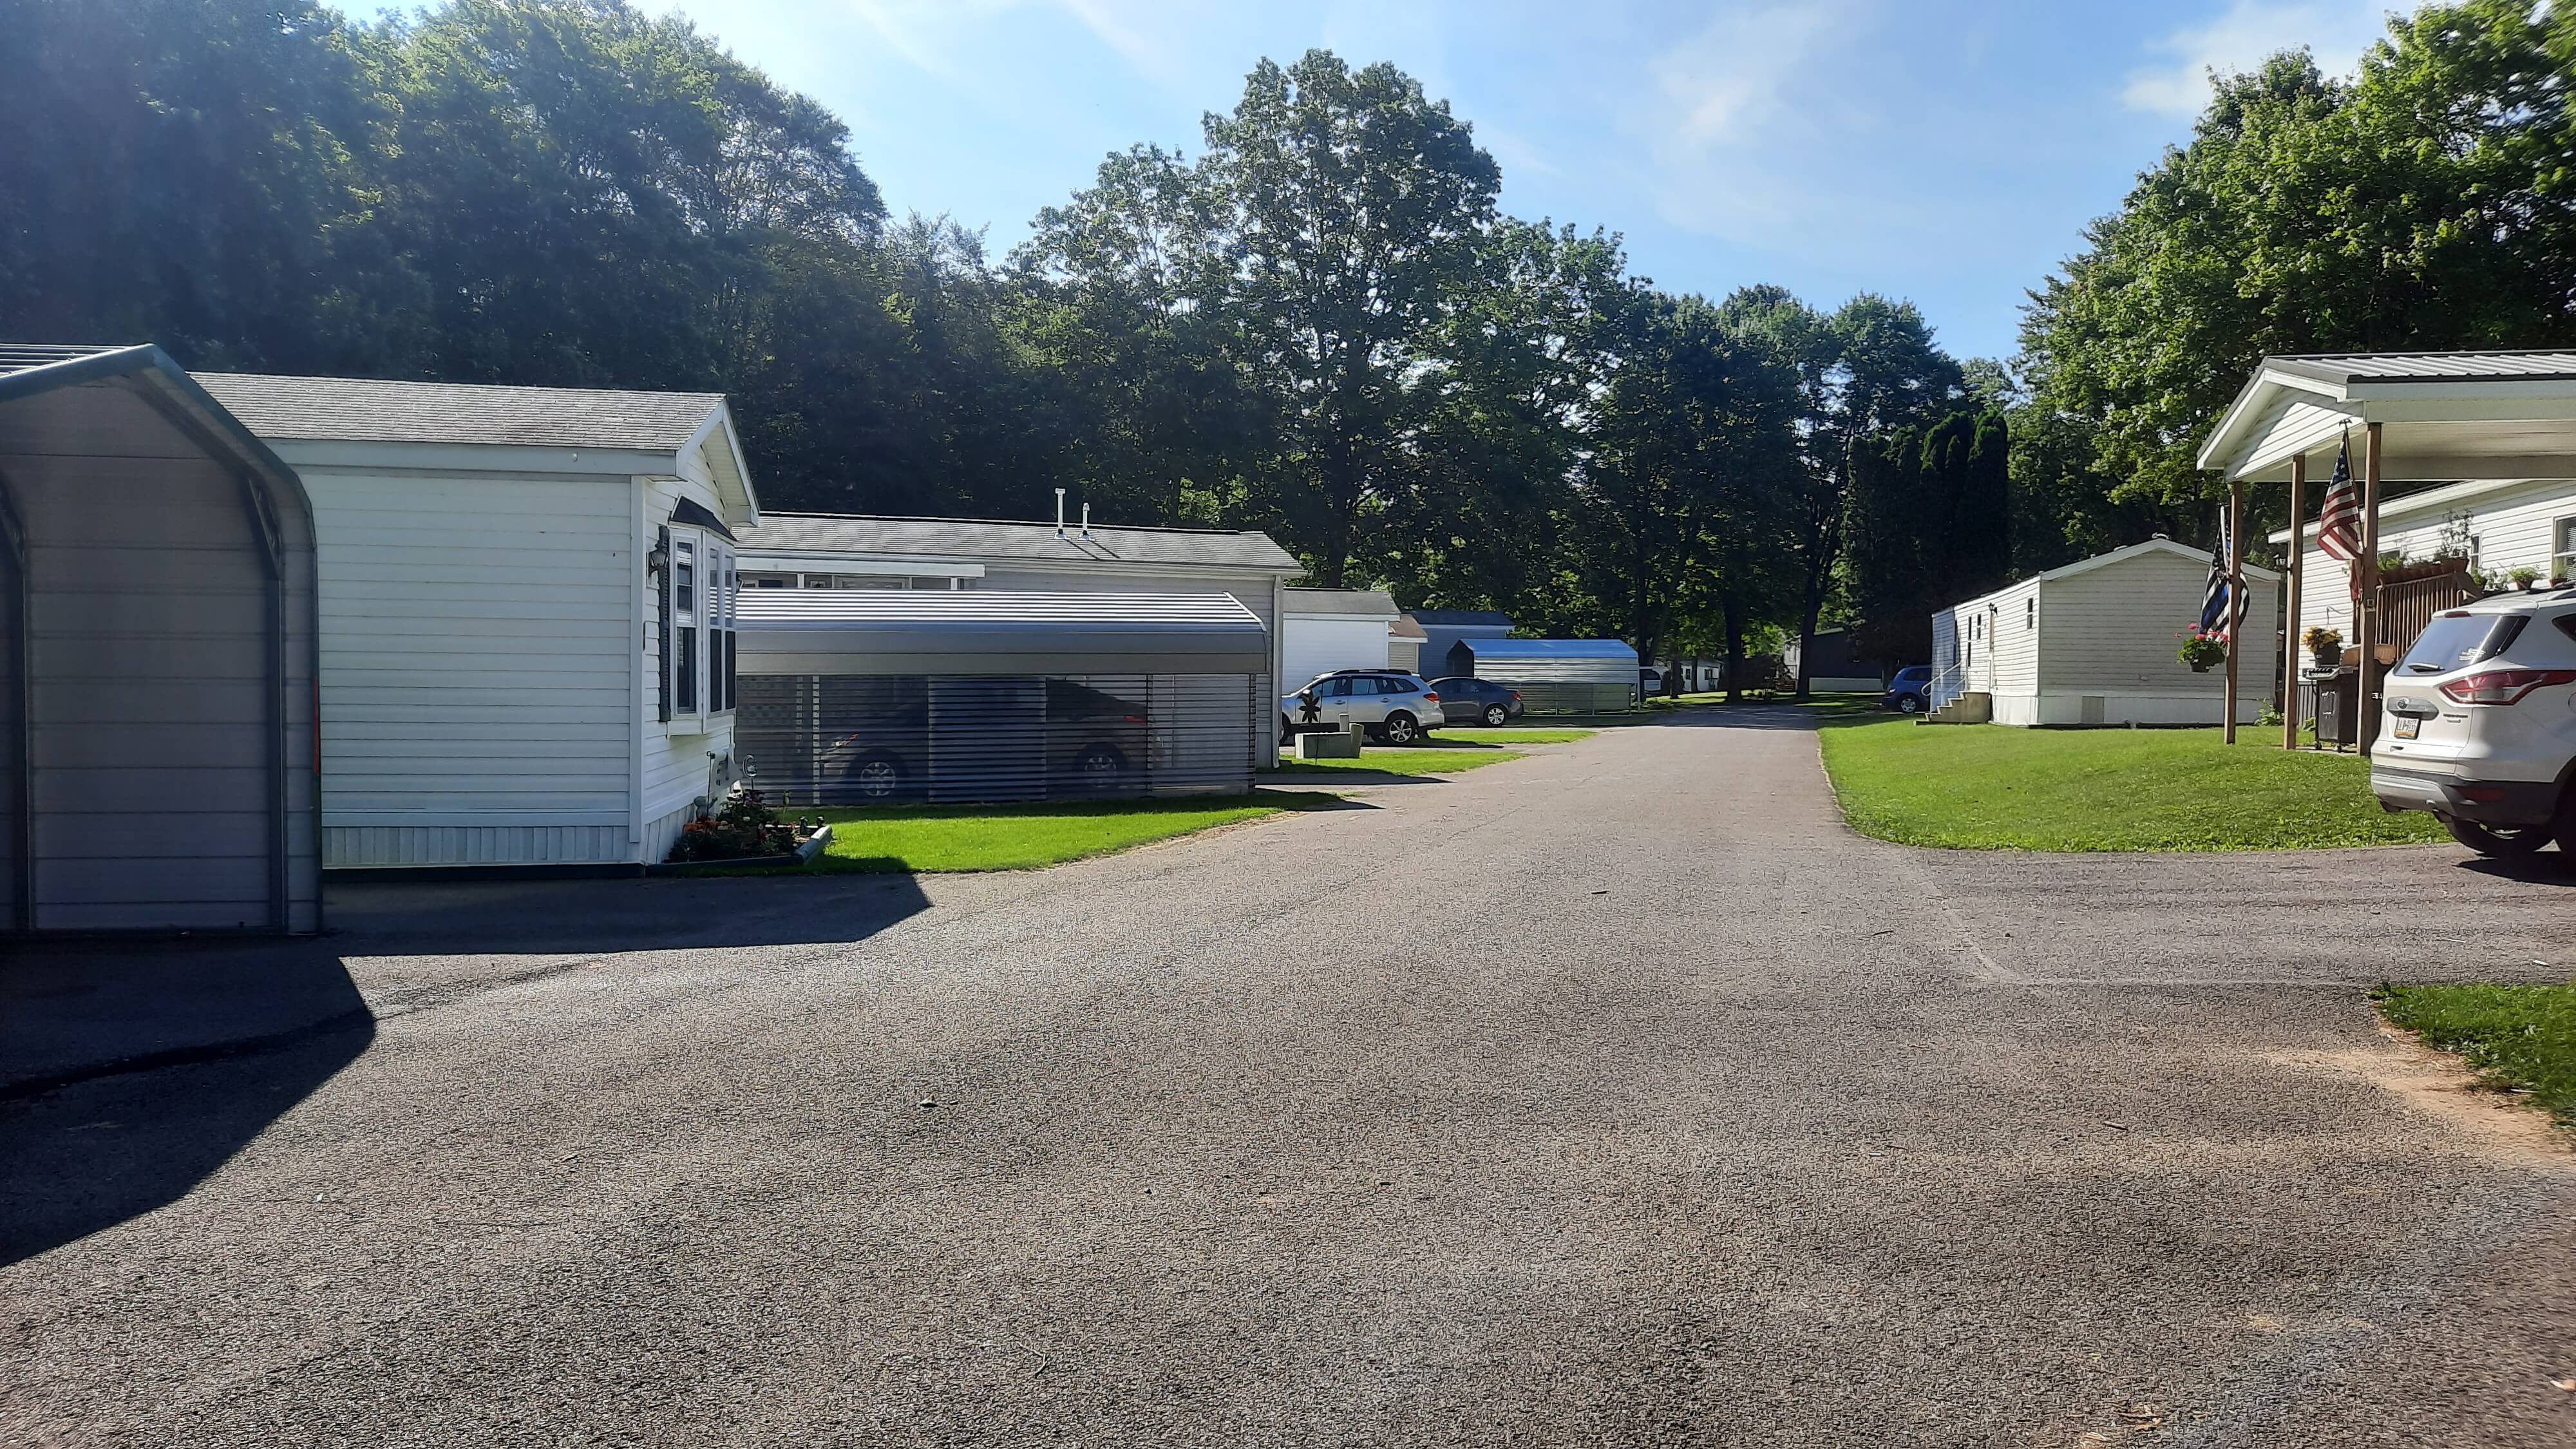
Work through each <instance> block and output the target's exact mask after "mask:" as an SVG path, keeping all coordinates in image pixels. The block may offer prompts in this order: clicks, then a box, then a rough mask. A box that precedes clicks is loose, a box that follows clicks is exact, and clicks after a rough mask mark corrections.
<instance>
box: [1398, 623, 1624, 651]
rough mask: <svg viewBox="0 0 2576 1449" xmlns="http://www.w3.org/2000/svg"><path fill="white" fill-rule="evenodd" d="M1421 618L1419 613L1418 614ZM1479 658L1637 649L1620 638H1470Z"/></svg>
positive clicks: (1470, 642)
mask: <svg viewBox="0 0 2576 1449" xmlns="http://www.w3.org/2000/svg"><path fill="white" fill-rule="evenodd" d="M1417 617H1419V616H1417ZM1467 647H1468V648H1469V649H1470V650H1472V651H1474V653H1475V655H1476V657H1477V658H1479V659H1634V658H1636V657H1637V651H1636V650H1634V649H1631V648H1629V647H1628V646H1627V645H1626V644H1624V643H1622V642H1620V641H1619V640H1616V639H1470V640H1468V641H1467Z"/></svg>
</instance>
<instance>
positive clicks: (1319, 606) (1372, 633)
mask: <svg viewBox="0 0 2576 1449" xmlns="http://www.w3.org/2000/svg"><path fill="white" fill-rule="evenodd" d="M1403 618H1404V611H1403V610H1401V609H1398V608H1397V607H1396V606H1395V600H1393V599H1391V598H1388V597H1387V596H1386V595H1385V594H1382V593H1379V592H1378V591H1376V590H1374V589H1285V590H1282V591H1281V594H1280V602H1279V658H1280V661H1281V663H1280V668H1279V692H1280V693H1282V694H1285V693H1287V692H1288V691H1290V690H1292V689H1295V688H1297V687H1298V686H1299V685H1302V684H1304V683H1305V682H1306V681H1308V680H1310V679H1313V678H1314V677H1315V676H1317V675H1319V674H1329V673H1331V672H1332V671H1334V670H1336V669H1398V668H1410V667H1411V665H1410V664H1398V663H1397V662H1396V659H1395V649H1394V645H1395V642H1396V641H1395V635H1394V629H1395V626H1396V625H1397V624H1398V623H1400V622H1402V620H1403ZM1413 632H1414V633H1415V634H1416V635H1417V636H1418V635H1419V634H1420V632H1421V631H1420V630H1418V629H1417V630H1414V631H1413ZM1405 642H1407V643H1409V644H1411V645H1413V646H1414V648H1413V652H1414V653H1415V654H1416V656H1417V658H1416V660H1415V662H1419V658H1418V656H1419V652H1420V648H1421V643H1422V641H1421V640H1420V638H1418V637H1417V638H1414V639H1410V640H1407V641H1405Z"/></svg>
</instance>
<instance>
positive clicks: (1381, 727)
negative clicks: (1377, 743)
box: [1279, 669, 1448, 745]
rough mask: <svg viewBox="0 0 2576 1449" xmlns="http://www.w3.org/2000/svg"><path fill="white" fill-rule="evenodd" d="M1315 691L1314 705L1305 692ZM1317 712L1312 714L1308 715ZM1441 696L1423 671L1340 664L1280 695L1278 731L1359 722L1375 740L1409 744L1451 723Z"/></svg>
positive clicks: (1286, 733)
mask: <svg viewBox="0 0 2576 1449" xmlns="http://www.w3.org/2000/svg"><path fill="white" fill-rule="evenodd" d="M1308 695H1312V696H1314V700H1313V704H1312V706H1311V707H1310V706H1309V704H1308V702H1307V699H1306V696H1308ZM1309 714H1311V715H1312V716H1313V718H1312V719H1309V718H1308V715H1309ZM1447 723H1448V720H1447V718H1446V717H1444V716H1443V715H1442V714H1441V713H1440V696H1439V694H1438V693H1437V692H1436V691H1434V690H1433V689H1432V688H1431V686H1429V685H1427V684H1424V683H1423V682H1422V678H1421V676H1420V675H1415V674H1404V673H1400V672H1398V671H1395V670H1386V669H1336V670H1334V671H1333V672H1332V673H1330V674H1318V675H1316V676H1315V678H1314V679H1313V680H1312V681H1311V682H1309V683H1308V684H1307V685H1306V686H1305V687H1304V688H1303V689H1298V690H1292V691H1290V692H1289V693H1287V694H1283V695H1281V696H1279V737H1280V738H1281V739H1283V740H1293V739H1295V738H1296V737H1297V735H1298V733H1299V732H1300V731H1302V730H1338V729H1347V728H1349V727H1351V726H1354V725H1356V726H1358V727H1359V728H1360V729H1362V730H1364V731H1366V732H1367V734H1368V737H1369V738H1370V739H1373V740H1383V741H1385V742H1386V743H1388V744H1390V745H1409V744H1411V743H1413V742H1414V741H1415V740H1417V739H1420V738H1421V737H1422V736H1424V735H1426V734H1429V733H1430V732H1431V731H1432V730H1434V729H1437V728H1439V727H1440V726H1441V725H1444V724H1447Z"/></svg>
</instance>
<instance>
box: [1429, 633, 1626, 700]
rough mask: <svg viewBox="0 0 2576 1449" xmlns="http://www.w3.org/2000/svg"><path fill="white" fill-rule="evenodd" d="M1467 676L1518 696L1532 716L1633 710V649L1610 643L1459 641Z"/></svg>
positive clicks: (1592, 641) (1571, 640) (1577, 640)
mask: <svg viewBox="0 0 2576 1449" xmlns="http://www.w3.org/2000/svg"><path fill="white" fill-rule="evenodd" d="M1455 647H1456V648H1457V649H1459V650H1464V651H1466V654H1467V657H1468V663H1469V666H1470V667H1469V669H1468V671H1467V672H1469V673H1471V674H1473V675H1475V676H1476V677H1477V678H1478V679H1490V680H1492V681H1493V682H1495V683H1496V684H1504V685H1509V686H1511V687H1512V688H1514V689H1517V690H1519V691H1520V692H1521V703H1522V705H1523V707H1524V708H1526V709H1528V710H1529V711H1530V713H1532V714H1548V713H1561V712H1575V713H1587V712H1591V711H1595V710H1606V709H1633V708H1635V707H1636V703H1637V694H1638V688H1637V651H1636V650H1634V649H1631V648H1629V647H1628V646H1627V645H1626V644H1623V643H1621V642H1620V641H1618V640H1616V639H1464V640H1460V641H1459V642H1458V644H1457V645H1456V646H1455Z"/></svg>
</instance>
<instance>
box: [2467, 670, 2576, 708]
mask: <svg viewBox="0 0 2576 1449" xmlns="http://www.w3.org/2000/svg"><path fill="white" fill-rule="evenodd" d="M2553 684H2576V669H2488V670H2482V671H2480V672H2478V673H2476V674H2464V675H2462V676H2460V677H2459V678H2457V679H2454V680H2451V681H2450V682H2448V683H2446V684H2444V685H2442V686H2441V689H2442V697H2443V698H2445V699H2447V700H2449V701H2451V702H2452V703H2453V704H2518V703H2520V702H2521V700H2522V697H2523V696H2524V695H2526V694H2529V693H2531V692H2532V691H2533V690H2535V689H2546V688H2547V687H2549V686H2550V685H2553Z"/></svg>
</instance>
